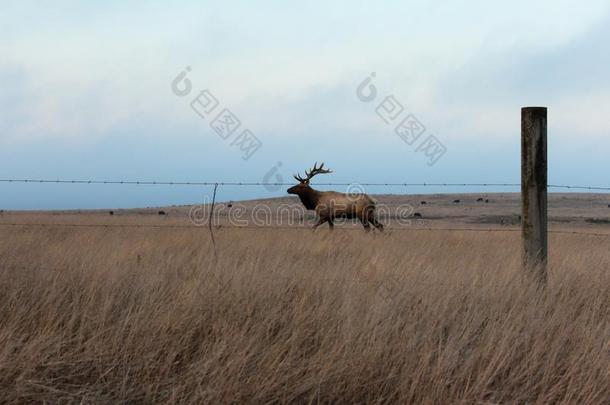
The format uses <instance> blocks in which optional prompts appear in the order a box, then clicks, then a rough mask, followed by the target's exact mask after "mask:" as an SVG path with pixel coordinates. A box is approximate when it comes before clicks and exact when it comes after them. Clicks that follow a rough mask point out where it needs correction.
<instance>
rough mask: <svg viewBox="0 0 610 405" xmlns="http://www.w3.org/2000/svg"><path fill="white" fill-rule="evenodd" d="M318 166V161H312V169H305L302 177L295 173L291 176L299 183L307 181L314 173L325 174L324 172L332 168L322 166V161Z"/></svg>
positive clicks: (328, 171) (330, 171) (329, 171)
mask: <svg viewBox="0 0 610 405" xmlns="http://www.w3.org/2000/svg"><path fill="white" fill-rule="evenodd" d="M317 166H318V162H316V163H314V165H313V169H311V170H309V171H307V170H305V178H302V177H301V176H300V175H298V174H295V175H293V177H294V178H295V179H297V180H298V181H299V182H300V183H309V180H311V178H312V177H313V176H315V175H316V174H326V173H332V172H333V171H332V170H328V169H325V168H324V162H322V163H321V164H320V167H317Z"/></svg>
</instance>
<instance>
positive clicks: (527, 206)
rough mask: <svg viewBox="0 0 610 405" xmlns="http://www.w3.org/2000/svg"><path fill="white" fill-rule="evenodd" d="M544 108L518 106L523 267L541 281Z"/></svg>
mask: <svg viewBox="0 0 610 405" xmlns="http://www.w3.org/2000/svg"><path fill="white" fill-rule="evenodd" d="M547 171H548V168H547V109H546V107H524V108H522V109H521V210H522V221H523V222H522V225H521V227H522V228H521V229H522V230H521V234H522V239H523V267H524V269H525V271H526V272H528V273H530V274H533V275H534V277H535V278H536V279H537V281H538V282H539V283H540V284H541V285H544V284H546V279H547V262H548V234H547Z"/></svg>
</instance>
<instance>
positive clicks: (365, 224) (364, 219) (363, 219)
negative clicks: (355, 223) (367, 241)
mask: <svg viewBox="0 0 610 405" xmlns="http://www.w3.org/2000/svg"><path fill="white" fill-rule="evenodd" d="M360 222H362V226H363V227H364V230H365V231H366V232H368V231H370V230H371V226H370V225H369V219H368V218H367V217H366V215H365V216H362V217H361V218H360Z"/></svg>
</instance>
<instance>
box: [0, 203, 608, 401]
mask: <svg viewBox="0 0 610 405" xmlns="http://www.w3.org/2000/svg"><path fill="white" fill-rule="evenodd" d="M443 198H445V199H447V200H451V199H453V198H454V197H443ZM492 198H494V199H495V200H497V199H498V198H497V197H492ZM558 198H559V197H558ZM420 199H421V197H419V196H418V197H416V198H415V199H414V201H416V200H420ZM462 199H463V197H462ZM429 200H434V197H430V198H429ZM553 201H555V202H553ZM557 201H559V200H557V199H556V200H552V201H551V206H552V207H553V204H559V203H558V202H557ZM600 201H601V200H600ZM600 201H597V200H596V201H595V202H591V201H589V202H588V203H587V204H590V205H595V206H599V207H598V208H595V209H596V210H598V211H596V212H595V213H593V214H591V215H590V216H591V217H600V216H601V215H602V214H603V213H604V212H606V211H610V209H608V208H607V207H606V206H602V204H601V202H600ZM417 202H418V203H419V201H417ZM440 204H441V203H440V202H439V203H438V205H440ZM464 204H465V205H464ZM464 204H462V205H460V206H456V208H455V209H456V210H458V211H455V212H453V214H454V215H453V219H452V220H451V221H450V220H449V219H447V218H445V222H442V221H443V218H440V217H441V216H442V215H441V214H442V213H441V211H438V212H434V211H433V209H434V205H435V204H434V203H433V204H432V207H430V205H426V207H425V210H427V211H424V214H425V215H424V217H426V216H428V217H434V218H436V219H435V220H432V222H431V223H430V224H429V225H430V228H434V227H435V226H436V225H438V226H439V227H441V226H445V225H446V224H447V223H452V222H456V221H457V222H459V220H458V219H461V221H462V222H461V223H462V225H464V224H466V225H468V224H470V225H473V223H471V222H472V221H470V219H469V218H470V217H468V216H466V215H465V214H464V213H463V212H466V211H467V207H468V206H469V205H468V204H470V203H464ZM474 204H475V203H472V206H474ZM446 205H447V210H448V209H449V208H448V207H449V206H450V203H447V204H446ZM509 205H510V204H509ZM606 205H607V203H606ZM511 207H512V206H511ZM511 207H508V206H506V207H505V206H502V207H501V208H495V211H494V208H490V207H487V208H485V209H486V210H488V211H484V212H483V214H480V215H479V214H477V215H479V216H482V217H484V218H482V219H481V221H480V223H478V224H476V225H477V227H484V226H490V224H491V225H493V227H497V225H498V224H497V223H493V224H492V223H491V222H493V221H491V220H487V219H489V218H487V216H489V217H490V218H495V219H494V221H495V220H496V219H498V218H503V217H504V216H509V215H513V214H515V212H514V207H512V208H511ZM585 208H586V209H590V207H588V206H587V207H585ZM417 209H418V210H424V209H423V208H421V207H418V208H417ZM440 209H441V208H439V210H440ZM557 209H559V210H562V209H564V208H561V207H559V206H558V208H557ZM586 209H583V210H584V211H579V210H578V207H572V206H570V207H566V208H565V210H564V211H565V212H564V211H561V213H557V212H555V214H553V211H551V215H556V216H561V215H564V214H565V215H567V216H569V217H570V218H581V219H582V218H585V217H587V214H586V212H585V211H586ZM603 209H605V210H606V211H603ZM460 210H461V211H460ZM167 212H168V215H166V216H164V217H163V218H161V217H159V216H158V215H156V213H155V215H145V214H146V212H144V211H142V212H137V213H133V212H132V214H130V213H129V212H127V211H125V212H122V211H121V212H119V211H117V212H116V213H115V215H113V216H112V217H110V216H109V215H107V213H102V212H91V213H6V212H5V213H3V214H2V215H0V266H1V267H0V402H2V403H27V402H45V401H46V402H52V403H56V402H85V403H90V402H95V403H99V402H102V403H109V402H111V403H150V402H160V403H176V402H179V403H241V402H248V403H289V402H296V403H333V402H342V403H394V402H398V403H413V404H419V403H465V404H494V403H540V404H543V403H544V404H546V403H574V404H604V403H605V404H607V403H609V399H610V253H609V250H608V246H610V228H609V227H608V225H604V224H603V222H601V223H595V222H587V221H586V220H584V219H583V220H582V221H579V222H578V223H577V225H578V226H577V225H575V224H571V223H570V221H561V220H558V221H556V222H554V223H552V228H554V229H559V228H558V226H560V225H561V227H562V228H561V229H564V230H566V231H570V230H582V231H591V227H594V228H595V232H596V233H598V234H601V233H608V234H609V236H600V235H579V234H570V233H552V234H551V235H550V272H549V283H548V286H547V288H546V289H544V290H538V289H536V288H534V287H533V286H532V283H530V280H529V279H528V277H527V276H524V274H523V273H522V271H521V269H520V240H519V233H518V232H512V231H514V230H515V228H510V227H506V230H507V232H480V231H478V232H474V231H467V230H460V231H443V230H433V229H432V230H430V229H423V228H418V227H417V226H413V227H411V228H408V227H407V228H404V229H394V230H392V228H391V227H389V228H390V229H388V231H387V232H384V233H368V234H365V233H364V232H362V231H360V230H359V229H358V228H356V227H353V228H350V227H347V226H345V227H343V228H342V227H338V229H336V230H335V231H334V232H332V233H331V232H329V231H328V229H322V228H320V229H319V230H317V231H316V232H312V231H310V230H306V229H254V228H243V229H236V228H229V227H225V226H223V227H220V228H217V229H216V230H215V239H216V255H215V254H214V249H213V246H212V243H211V239H210V236H209V234H208V232H207V229H206V228H196V227H190V228H187V227H184V228H182V227H161V226H165V225H171V224H181V223H187V222H188V220H186V219H185V215H184V213H185V212H188V209H186V208H184V209H178V208H175V209H171V208H170V209H167ZM448 212H449V211H447V212H446V214H447V213H448ZM456 212H457V213H456ZM473 212H478V213H480V212H481V211H476V210H475V211H473ZM447 215H449V214H447ZM565 215H564V216H565ZM471 216H472V215H471ZM435 221H438V224H437V222H435ZM9 223H11V224H13V225H10V226H8V225H6V224H9ZM18 223H20V224H26V223H30V224H32V223H46V224H47V226H38V225H15V224H18ZM91 223H96V224H106V225H121V224H145V225H151V226H149V227H120V226H116V227H115V226H108V227H88V226H73V225H78V224H80V225H86V224H91ZM2 224H5V226H3V225H2ZM52 224H57V225H52ZM553 224H554V225H553ZM66 225H70V226H66ZM473 226H474V225H473ZM511 230H512V231H511Z"/></svg>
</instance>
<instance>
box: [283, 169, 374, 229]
mask: <svg viewBox="0 0 610 405" xmlns="http://www.w3.org/2000/svg"><path fill="white" fill-rule="evenodd" d="M325 173H332V171H330V170H327V169H324V163H322V164H321V165H320V167H317V163H316V164H314V166H313V169H311V170H309V171H306V172H305V178H303V177H301V176H299V175H295V176H294V178H295V179H296V180H297V181H298V182H299V184H297V185H296V186H292V187H290V188H289V189H288V190H287V191H288V194H296V195H298V196H299V199H300V200H301V202H302V203H303V205H304V206H305V208H306V209H308V210H315V211H316V214H317V215H318V221H317V222H316V224H315V225H314V226H313V227H314V229H315V228H317V227H318V226H320V225H322V224H323V223H325V222H328V226H329V227H330V228H331V229H332V228H333V227H334V223H333V222H334V220H335V218H348V219H351V218H358V219H359V220H360V222H362V226H364V229H365V230H367V231H368V230H370V225H371V224H373V226H375V227H376V228H377V229H379V230H383V224H381V223H380V222H379V221H377V218H376V217H375V201H374V200H373V199H372V198H371V197H369V196H368V195H366V194H363V193H358V194H356V193H354V194H352V193H350V194H345V193H338V192H336V191H318V190H314V189H313V188H311V186H310V185H309V181H310V180H311V179H312V178H313V177H314V176H315V175H317V174H325Z"/></svg>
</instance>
